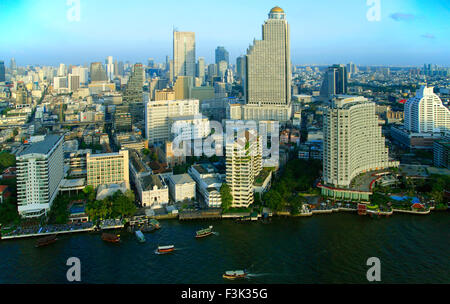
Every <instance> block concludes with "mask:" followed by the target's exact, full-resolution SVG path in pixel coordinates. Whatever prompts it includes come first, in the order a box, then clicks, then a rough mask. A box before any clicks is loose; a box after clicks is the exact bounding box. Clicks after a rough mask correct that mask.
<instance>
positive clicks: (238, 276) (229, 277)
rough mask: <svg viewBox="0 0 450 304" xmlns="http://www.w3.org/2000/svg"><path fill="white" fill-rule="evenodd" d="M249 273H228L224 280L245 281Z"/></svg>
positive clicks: (243, 271)
mask: <svg viewBox="0 0 450 304" xmlns="http://www.w3.org/2000/svg"><path fill="white" fill-rule="evenodd" d="M247 276H248V273H247V272H246V271H245V270H235V271H226V272H225V273H224V274H223V276H222V277H223V278H224V279H227V280H235V279H245V278H246V277H247Z"/></svg>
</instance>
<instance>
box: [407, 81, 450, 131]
mask: <svg viewBox="0 0 450 304" xmlns="http://www.w3.org/2000/svg"><path fill="white" fill-rule="evenodd" d="M404 127H405V129H406V130H408V131H410V132H414V133H449V134H450V110H449V109H447V108H446V107H445V106H444V105H443V104H442V100H441V99H440V98H439V96H437V95H436V94H434V92H433V87H426V86H422V87H421V88H420V89H419V90H417V92H416V96H415V97H413V98H410V99H409V100H408V101H407V102H406V104H405V121H404Z"/></svg>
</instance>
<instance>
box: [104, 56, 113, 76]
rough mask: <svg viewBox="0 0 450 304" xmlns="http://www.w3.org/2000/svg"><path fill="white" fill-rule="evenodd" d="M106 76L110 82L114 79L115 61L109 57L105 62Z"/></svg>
mask: <svg viewBox="0 0 450 304" xmlns="http://www.w3.org/2000/svg"><path fill="white" fill-rule="evenodd" d="M105 66H106V76H107V78H108V80H109V81H112V80H113V79H114V61H113V57H112V56H108V57H107V58H106V60H105Z"/></svg>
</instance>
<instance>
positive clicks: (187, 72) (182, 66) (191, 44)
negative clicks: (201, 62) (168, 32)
mask: <svg viewBox="0 0 450 304" xmlns="http://www.w3.org/2000/svg"><path fill="white" fill-rule="evenodd" d="M195 72H196V63H195V33H193V32H177V31H174V32H173V77H174V78H177V77H178V76H191V77H195ZM173 80H174V79H172V81H173Z"/></svg>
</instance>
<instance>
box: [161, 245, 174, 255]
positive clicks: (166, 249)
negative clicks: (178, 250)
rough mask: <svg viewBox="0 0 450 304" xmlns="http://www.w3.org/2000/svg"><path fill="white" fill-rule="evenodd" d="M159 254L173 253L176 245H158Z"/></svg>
mask: <svg viewBox="0 0 450 304" xmlns="http://www.w3.org/2000/svg"><path fill="white" fill-rule="evenodd" d="M156 251H157V252H158V253H159V254H166V253H171V252H173V251H175V246H174V245H170V246H158V249H157V250H156Z"/></svg>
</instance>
